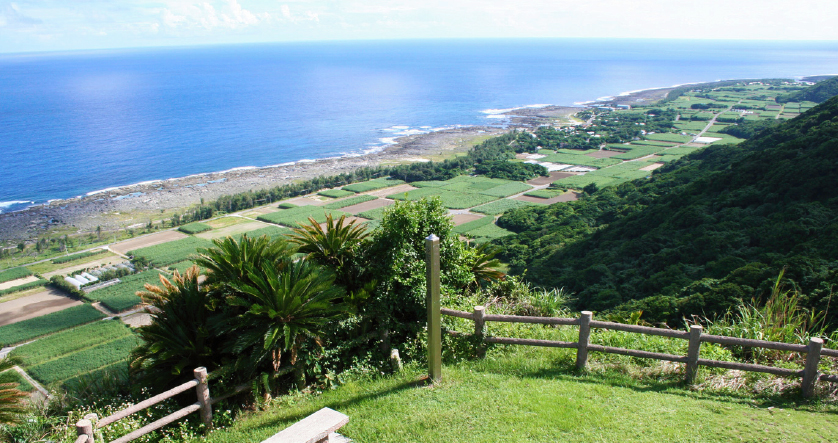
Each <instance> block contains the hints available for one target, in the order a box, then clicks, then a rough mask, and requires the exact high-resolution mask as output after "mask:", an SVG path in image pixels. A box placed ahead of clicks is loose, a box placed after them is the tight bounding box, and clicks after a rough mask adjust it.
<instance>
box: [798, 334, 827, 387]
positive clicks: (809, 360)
mask: <svg viewBox="0 0 838 443" xmlns="http://www.w3.org/2000/svg"><path fill="white" fill-rule="evenodd" d="M808 347H809V350H808V351H807V352H806V367H805V369H803V380H802V381H801V383H800V388H801V389H802V390H803V396H804V397H811V396H812V394H813V393H814V391H815V381H817V380H818V364H819V363H820V362H821V348H823V340H822V339H820V338H817V337H813V338H810V339H809V346H808Z"/></svg>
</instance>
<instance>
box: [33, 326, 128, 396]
mask: <svg viewBox="0 0 838 443" xmlns="http://www.w3.org/2000/svg"><path fill="white" fill-rule="evenodd" d="M139 343H140V339H139V338H138V337H135V336H134V335H133V334H132V335H130V336H127V337H122V338H118V339H116V340H114V341H111V342H107V343H102V344H100V345H98V346H93V347H89V348H86V349H82V350H80V351H78V352H73V353H70V354H67V355H64V356H62V357H59V358H56V359H53V360H49V361H46V362H44V363H41V364H38V365H35V366H31V367H29V368H27V371H26V372H27V373H28V374H29V375H31V376H32V377H33V378H35V379H36V380H38V381H40V382H42V383H44V384H47V385H50V384H53V383H59V382H62V381H64V380H67V379H70V378H74V377H78V376H79V375H80V374H85V373H88V372H91V371H95V370H97V369H99V368H103V367H105V366H110V365H112V364H114V363H116V362H120V361H126V360H128V357H129V356H130V354H131V351H133V350H134V348H136V347H137V345H138V344H139Z"/></svg>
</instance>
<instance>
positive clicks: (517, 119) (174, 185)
mask: <svg viewBox="0 0 838 443" xmlns="http://www.w3.org/2000/svg"><path fill="white" fill-rule="evenodd" d="M671 89H672V88H661V89H650V90H644V91H637V92H634V93H631V94H628V95H623V96H617V97H614V98H612V99H609V100H607V101H602V102H598V103H597V104H607V105H616V104H623V103H636V102H638V101H653V100H658V99H660V98H663V97H665V96H666V94H667V93H668V92H669V91H670V90H671ZM582 109H584V107H583V106H578V107H568V106H546V107H541V108H524V109H517V110H514V111H509V112H507V113H506V122H505V124H504V125H498V126H470V127H460V128H454V129H447V130H443V131H437V132H431V133H426V134H417V135H412V136H407V137H403V138H400V139H398V140H397V144H395V145H393V146H390V147H387V148H386V149H384V150H382V151H381V152H377V153H373V154H367V155H363V156H357V157H341V158H333V159H321V160H316V161H311V162H297V163H294V164H291V165H283V166H273V167H264V168H252V169H237V170H230V171H224V172H211V173H206V174H198V175H192V176H188V177H180V178H171V179H166V180H158V181H153V182H146V183H141V184H135V185H129V186H122V187H117V188H112V189H109V190H107V191H102V192H99V193H96V194H93V195H89V196H84V197H77V198H71V199H65V200H56V201H52V202H51V203H50V204H48V205H39V206H33V207H31V208H28V209H25V210H22V211H15V212H10V213H4V214H0V241H3V242H18V241H26V240H32V239H35V238H37V237H38V236H39V235H41V234H43V233H44V232H45V231H46V230H48V229H51V228H56V227H66V228H71V229H73V230H76V231H78V232H80V233H86V232H94V231H95V230H96V229H97V227H101V228H102V229H103V230H106V231H109V230H116V229H123V228H131V227H134V226H141V225H144V224H145V223H147V222H148V220H149V219H150V218H151V214H153V213H154V212H155V211H158V214H157V217H156V218H160V215H159V213H162V212H165V211H171V210H179V209H184V208H188V207H190V206H193V205H196V204H199V203H201V201H202V200H203V201H206V202H209V201H213V200H215V199H217V198H218V197H220V196H222V195H231V194H236V193H240V192H245V191H249V190H258V189H266V188H271V187H275V186H280V185H283V184H288V183H292V182H294V181H301V180H307V179H311V178H314V177H317V176H323V175H336V174H340V173H344V172H351V171H353V170H356V169H358V168H362V167H371V166H377V165H387V164H399V163H405V162H412V161H429V160H430V158H429V157H431V158H433V159H437V160H438V159H439V158H441V157H450V156H452V155H454V154H455V153H457V152H464V151H466V150H468V149H469V148H470V147H471V146H472V141H473V140H475V139H476V138H478V137H484V136H490V135H497V134H501V133H503V132H506V131H509V130H511V129H528V128H534V127H537V126H538V125H540V124H543V123H544V122H545V121H549V120H550V119H555V118H559V117H567V116H569V115H572V114H574V113H576V112H578V111H580V110H582ZM135 213H143V214H144V215H142V216H138V217H130V216H129V215H130V214H135Z"/></svg>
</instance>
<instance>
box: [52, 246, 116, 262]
mask: <svg viewBox="0 0 838 443" xmlns="http://www.w3.org/2000/svg"><path fill="white" fill-rule="evenodd" d="M106 252H108V251H106V250H104V249H97V250H95V251H90V252H79V253H78V254H71V255H65V256H63V257H56V258H54V259H52V260H50V261H51V262H52V263H53V264H56V265H60V264H63V263H68V262H71V261H75V260H81V259H84V258H88V257H93V256H95V255H100V254H104V253H106Z"/></svg>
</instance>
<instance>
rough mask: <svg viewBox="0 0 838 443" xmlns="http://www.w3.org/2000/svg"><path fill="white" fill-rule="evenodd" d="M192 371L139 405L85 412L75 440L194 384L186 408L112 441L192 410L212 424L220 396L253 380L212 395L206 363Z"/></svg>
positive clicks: (121, 442)
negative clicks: (187, 378) (103, 413)
mask: <svg viewBox="0 0 838 443" xmlns="http://www.w3.org/2000/svg"><path fill="white" fill-rule="evenodd" d="M293 369H294V368H293V367H291V368H287V369H284V370H281V371H279V372H278V373H277V374H274V375H275V376H278V375H284V374H287V373H288V372H290V371H291V370H293ZM193 374H194V376H195V378H194V379H192V380H190V381H188V382H186V383H183V384H182V385H180V386H177V387H175V388H172V389H169V390H168V391H166V392H163V393H160V394H158V395H155V396H154V397H151V398H149V399H147V400H144V401H141V402H140V403H137V404H136V405H134V406H131V407H129V408H126V409H123V410H121V411H119V412H117V413H115V414H113V415H109V416H107V417H105V418H103V419H101V420H97V416H96V414H88V415H86V416H85V417H84V418H83V419H82V420H79V421H78V422H77V423H76V434H77V435H78V438H76V443H93V442H94V437H93V436H94V432H95V430H96V429H101V428H104V427H105V426H108V425H110V424H113V423H116V422H117V421H119V420H122V419H123V418H125V417H128V416H129V415H131V414H135V413H137V412H140V411H142V410H143V409H146V408H150V407H151V406H154V405H156V404H158V403H160V402H162V401H164V400H167V399H170V398H172V397H174V396H175V395H178V394H180V393H183V392H186V391H188V390H190V389H192V388H195V394H196V396H197V401H196V402H195V403H193V404H191V405H189V406H187V407H185V408H183V409H179V410H177V411H175V412H173V413H171V414H169V415H167V416H165V417H163V418H161V419H159V420H157V421H154V422H152V423H149V424H147V425H145V426H143V427H142V428H140V429H137V430H136V431H133V432H131V433H129V434H127V435H125V436H122V437H120V438H118V439H116V440H113V441H111V443H127V442H129V441H133V440H136V439H138V438H140V437H142V436H143V435H146V434H148V433H150V432H153V431H156V430H158V429H160V428H162V427H163V426H166V425H168V424H170V423H173V422H175V421H177V420H180V419H181V418H184V417H186V416H187V415H189V414H192V413H193V412H200V414H201V421H202V422H203V423H204V425H206V426H207V427H210V426H212V405H214V404H216V403H218V402H220V401H221V400H225V399H227V398H230V397H232V396H233V395H236V394H239V393H242V392H244V391H247V390H249V389H251V385H250V384H242V385H239V386H236V387H235V388H233V390H232V391H231V392H229V393H227V394H225V395H222V396H219V397H216V398H212V397H211V396H210V391H209V384H208V382H207V380H208V377H209V376H208V374H207V369H206V368H203V367H201V368H196V369H195V370H194V371H193Z"/></svg>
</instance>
